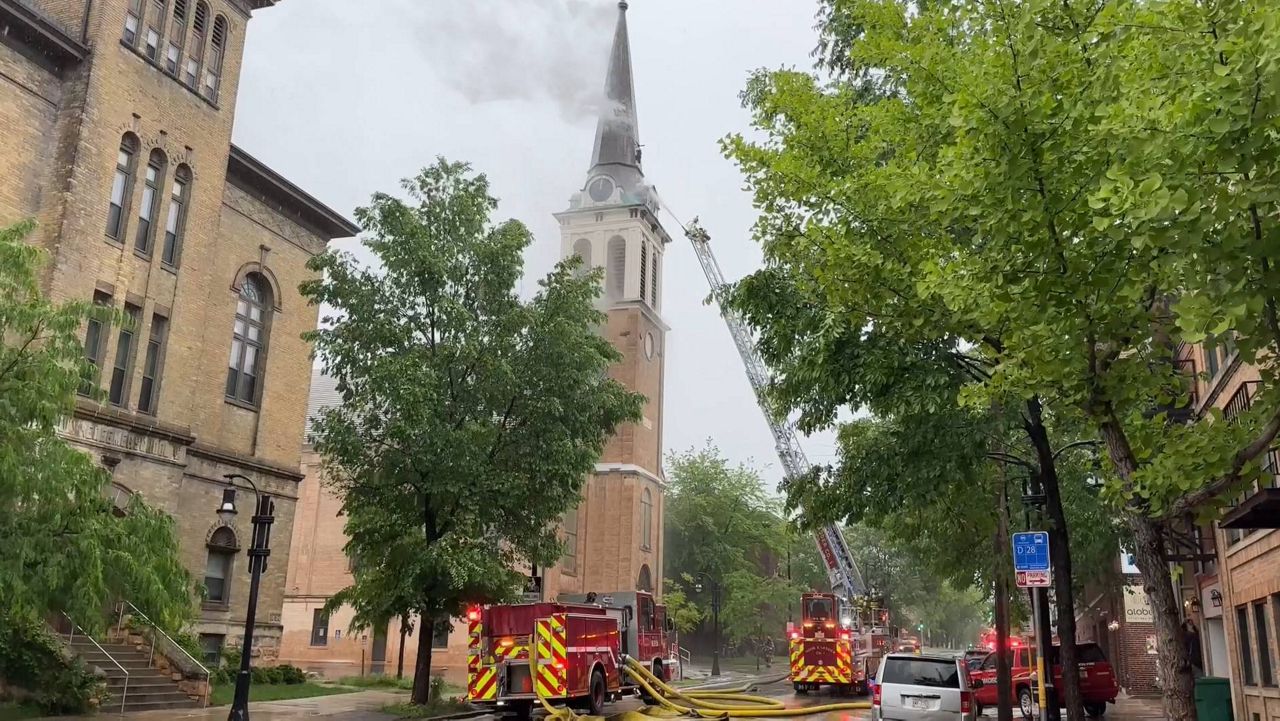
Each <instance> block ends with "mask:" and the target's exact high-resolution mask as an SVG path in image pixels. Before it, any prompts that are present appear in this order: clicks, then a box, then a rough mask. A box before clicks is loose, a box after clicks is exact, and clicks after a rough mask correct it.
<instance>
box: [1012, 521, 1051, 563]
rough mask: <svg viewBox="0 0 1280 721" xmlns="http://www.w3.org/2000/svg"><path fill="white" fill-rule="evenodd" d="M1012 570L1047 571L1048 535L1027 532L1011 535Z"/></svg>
mask: <svg viewBox="0 0 1280 721" xmlns="http://www.w3.org/2000/svg"><path fill="white" fill-rule="evenodd" d="M1013 570H1014V571H1045V572H1048V570H1049V534H1048V533H1047V532H1045V531H1029V532H1027V533H1015V534H1013Z"/></svg>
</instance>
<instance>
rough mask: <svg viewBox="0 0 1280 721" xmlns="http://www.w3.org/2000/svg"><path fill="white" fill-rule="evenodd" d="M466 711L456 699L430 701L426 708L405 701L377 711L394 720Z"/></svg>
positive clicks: (464, 705) (463, 704) (464, 706)
mask: <svg viewBox="0 0 1280 721" xmlns="http://www.w3.org/2000/svg"><path fill="white" fill-rule="evenodd" d="M467 709H468V706H467V705H466V704H465V703H462V702H461V701H458V700H457V699H452V698H446V699H445V700H443V701H432V702H431V703H429V704H427V705H426V706H415V705H414V704H411V703H409V702H407V701H406V702H405V703H395V704H391V705H389V706H383V707H382V708H381V709H379V711H381V712H382V713H385V714H390V715H392V716H395V717H396V718H431V717H432V716H443V715H444V714H450V713H458V712H459V711H466V710H467Z"/></svg>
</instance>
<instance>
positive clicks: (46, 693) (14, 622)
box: [0, 614, 106, 714]
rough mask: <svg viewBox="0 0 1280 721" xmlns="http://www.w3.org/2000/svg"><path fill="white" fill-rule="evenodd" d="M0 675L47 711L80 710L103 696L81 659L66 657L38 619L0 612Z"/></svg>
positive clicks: (6, 682) (88, 706) (72, 711)
mask: <svg viewBox="0 0 1280 721" xmlns="http://www.w3.org/2000/svg"><path fill="white" fill-rule="evenodd" d="M0 679H3V680H4V682H5V684H6V685H9V686H15V687H17V688H20V689H23V690H25V691H27V692H28V693H29V694H30V699H29V700H30V702H31V703H33V704H35V705H36V706H38V707H40V708H41V709H43V710H44V711H46V712H48V713H54V714H63V713H80V712H83V711H87V710H88V709H89V708H90V707H91V706H92V705H93V702H94V701H101V700H102V699H104V698H105V697H106V687H105V686H104V685H103V684H102V682H101V681H99V680H98V679H97V678H96V677H94V675H93V674H92V673H90V671H89V669H88V668H87V667H86V666H85V664H84V662H83V661H81V660H80V659H78V658H71V657H68V656H67V655H66V654H64V653H63V651H62V646H61V644H60V643H59V642H58V640H57V639H56V638H54V636H53V634H52V633H50V632H49V631H48V629H46V628H45V627H44V625H43V624H41V623H40V622H38V621H33V620H30V619H26V618H21V617H17V616H11V615H2V614H0Z"/></svg>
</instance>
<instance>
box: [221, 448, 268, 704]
mask: <svg viewBox="0 0 1280 721" xmlns="http://www.w3.org/2000/svg"><path fill="white" fill-rule="evenodd" d="M222 477H223V478H225V479H227V486H228V488H226V489H224V490H223V491H222V503H221V504H219V506H218V518H220V519H222V521H223V523H230V522H231V520H232V519H234V518H235V517H236V479H237V478H238V479H240V480H242V481H244V482H245V483H248V484H249V488H250V489H252V490H253V499H254V508H255V509H256V512H255V513H254V514H253V519H252V521H253V541H252V542H251V543H250V544H249V573H250V576H249V606H248V608H247V609H246V610H245V615H244V648H243V649H241V652H240V672H239V673H238V674H236V695H235V698H234V699H233V700H232V702H231V713H230V714H228V715H227V721H249V682H250V681H251V680H252V674H251V673H250V671H249V659H250V658H251V657H252V656H253V629H254V625H255V623H256V620H257V618H256V617H257V615H258V583H259V581H260V580H261V579H262V572H263V571H265V570H266V569H267V556H270V555H271V524H272V523H273V522H274V521H275V520H276V519H275V515H274V514H275V509H276V504H275V501H273V500H272V499H271V496H270V495H269V494H266V493H259V492H258V486H257V484H255V483H254V482H253V479H251V478H249V477H248V476H243V475H241V474H239V473H227V474H225V475H223V476H222Z"/></svg>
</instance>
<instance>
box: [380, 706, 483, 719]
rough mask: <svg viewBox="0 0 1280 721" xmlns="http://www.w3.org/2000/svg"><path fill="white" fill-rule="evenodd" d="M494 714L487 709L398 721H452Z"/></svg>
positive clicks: (406, 717)
mask: <svg viewBox="0 0 1280 721" xmlns="http://www.w3.org/2000/svg"><path fill="white" fill-rule="evenodd" d="M492 713H493V712H492V711H489V710H487V709H474V710H471V711H459V712H457V713H451V714H444V715H441V716H426V717H423V716H400V717H398V718H397V719H396V721H405V720H406V719H411V720H412V721H451V720H452V719H469V718H478V717H480V716H488V715H490V714H492Z"/></svg>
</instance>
